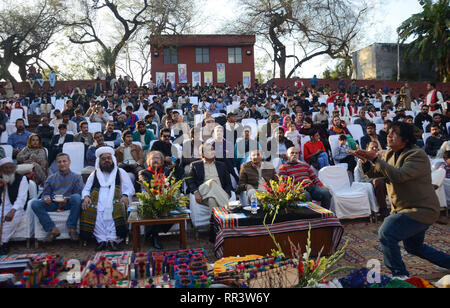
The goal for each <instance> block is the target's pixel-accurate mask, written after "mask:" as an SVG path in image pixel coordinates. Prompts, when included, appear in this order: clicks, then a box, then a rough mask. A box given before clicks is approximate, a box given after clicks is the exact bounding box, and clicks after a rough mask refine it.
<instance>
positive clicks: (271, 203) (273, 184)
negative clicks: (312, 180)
mask: <svg viewBox="0 0 450 308" xmlns="http://www.w3.org/2000/svg"><path fill="white" fill-rule="evenodd" d="M304 187H305V185H304V183H303V182H299V183H297V184H295V183H294V178H292V177H284V176H280V177H279V180H278V182H277V181H274V180H271V181H270V183H269V185H268V184H267V183H264V188H265V189H266V191H265V192H256V193H255V196H256V197H257V198H258V200H259V201H260V203H261V204H262V206H263V208H264V209H265V210H266V211H270V212H273V211H275V212H276V213H277V212H278V210H279V209H286V208H288V207H291V206H293V205H296V204H297V203H298V202H300V201H305V200H306V195H305V189H304ZM272 214H273V213H272ZM271 216H272V215H271Z"/></svg>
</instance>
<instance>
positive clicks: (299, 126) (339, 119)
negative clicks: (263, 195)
mask: <svg viewBox="0 0 450 308" xmlns="http://www.w3.org/2000/svg"><path fill="white" fill-rule="evenodd" d="M105 90H106V91H104V92H102V91H101V90H99V88H98V86H97V84H96V86H95V88H94V87H92V88H88V89H83V90H80V89H75V90H73V91H68V92H67V93H54V92H53V93H52V92H51V93H42V95H39V94H38V95H37V97H38V98H41V100H35V98H36V94H35V93H33V99H32V100H31V99H30V97H31V94H30V95H28V96H27V97H25V96H24V97H20V96H19V97H16V98H15V99H13V100H11V101H6V102H3V103H2V104H1V105H0V130H1V129H2V128H4V123H3V122H1V118H2V115H4V116H5V117H6V118H7V117H8V116H9V115H10V113H11V110H12V109H14V108H23V107H28V108H29V109H28V110H29V112H30V113H38V114H42V117H41V119H40V123H41V124H40V125H39V126H38V127H37V128H36V130H35V132H36V133H35V134H32V133H31V132H29V131H28V130H27V129H26V126H25V121H24V120H23V119H18V120H17V121H16V123H15V125H16V131H15V132H14V133H12V134H10V135H9V136H8V141H7V143H8V144H9V145H11V146H12V148H13V155H12V157H11V158H12V159H15V160H16V161H15V163H16V164H18V165H19V166H20V165H27V168H28V169H29V170H26V171H23V170H22V171H21V172H22V173H23V174H26V175H27V177H28V179H33V180H34V181H35V182H36V183H37V184H38V185H40V186H41V187H42V188H43V189H44V194H43V196H42V197H41V199H42V200H41V201H39V202H40V203H36V204H34V205H33V210H35V212H36V215H38V217H39V221H40V222H41V223H42V225H43V226H44V229H45V230H46V231H47V232H48V233H49V234H48V237H47V240H48V241H52V240H54V239H56V238H57V237H58V234H59V230H57V229H56V228H55V227H54V224H53V223H52V222H51V221H50V220H49V218H48V215H46V214H45V213H44V212H45V211H53V210H58V209H59V208H60V207H62V208H65V209H68V208H70V207H71V206H74V204H75V203H77V202H80V203H81V202H83V206H81V205H80V204H79V205H75V206H74V208H75V210H72V211H73V215H71V217H70V221H69V222H68V227H69V228H70V231H71V237H72V238H73V239H78V236H77V235H76V234H75V230H76V228H75V226H74V224H73V221H74V220H75V219H77V218H79V216H80V215H81V214H80V213H79V212H82V211H83V209H85V208H86V209H87V208H89V206H88V205H89V204H90V202H92V200H91V199H92V198H89V197H88V196H87V195H86V198H85V199H84V198H83V200H82V199H81V197H80V196H81V194H82V190H83V187H82V183H84V182H86V180H87V179H88V177H89V178H90V182H89V183H90V185H91V184H92V187H94V188H96V185H97V184H98V183H97V180H96V178H95V177H94V179H93V178H92V177H93V174H95V175H96V176H98V182H99V183H100V186H99V187H97V188H98V189H103V186H102V183H103V182H105V183H106V182H107V183H110V185H112V184H113V183H114V181H113V182H111V181H112V180H111V179H109V180H108V179H106V178H103V176H101V175H99V174H100V173H101V172H99V170H101V171H102V172H106V173H107V174H108V171H105V170H109V169H111V168H113V170H116V169H119V170H122V171H124V172H122V171H120V172H119V173H117V174H120V176H118V179H117V181H118V182H116V185H119V184H121V185H126V189H127V193H129V194H131V195H126V194H125V195H124V196H123V198H125V197H127V196H128V197H129V198H130V200H131V199H132V198H133V196H134V195H133V194H132V193H133V192H135V191H140V190H141V187H140V184H139V179H143V178H145V179H148V178H151V177H152V174H155V173H158V172H163V173H164V174H169V173H170V172H171V171H174V172H173V176H175V177H176V178H178V179H181V178H183V177H189V179H188V180H187V182H186V185H185V186H186V191H185V192H184V193H187V194H188V193H191V194H193V195H194V196H195V200H196V202H197V203H199V204H203V205H204V206H208V207H210V208H213V207H216V206H221V205H224V203H226V202H228V200H229V199H230V197H231V194H232V192H235V193H236V195H237V198H242V197H241V196H243V195H246V197H245V198H249V197H251V196H252V195H253V194H254V192H255V191H258V190H262V189H263V188H262V187H263V184H264V182H267V181H270V180H272V179H277V178H278V176H291V177H294V179H295V182H299V181H303V180H305V181H306V183H308V185H307V188H306V190H307V196H308V198H309V199H310V200H316V201H318V202H320V203H321V205H322V206H323V207H325V208H330V204H331V193H330V192H329V190H328V189H327V188H326V187H325V186H324V185H323V184H322V183H321V181H320V180H319V178H318V176H317V174H318V172H319V171H320V170H321V169H322V168H326V167H327V166H330V165H334V164H341V163H346V164H347V165H348V171H349V173H350V174H351V178H352V177H353V173H358V172H360V170H361V167H360V162H358V161H357V160H356V159H355V158H354V157H353V156H351V155H349V154H348V152H347V151H348V150H350V149H353V150H356V148H357V147H361V148H364V149H366V148H369V149H373V150H375V151H382V150H385V149H386V146H387V143H386V139H387V135H388V134H389V127H390V124H391V123H392V122H395V121H405V122H408V123H410V124H411V125H414V126H415V127H416V129H417V134H418V135H420V138H419V141H418V146H420V147H422V148H424V150H425V151H426V152H427V154H428V155H429V156H430V157H436V156H437V155H438V153H439V152H440V153H442V155H443V153H444V152H446V151H447V149H445V150H442V149H441V148H443V147H447V143H446V141H447V139H448V135H449V132H448V130H447V126H446V124H447V123H448V122H449V121H450V118H449V116H450V115H449V112H448V106H447V103H446V101H445V100H447V99H448V94H444V95H431V96H430V94H429V95H428V96H427V95H423V96H422V97H423V99H422V98H420V97H417V98H415V99H413V101H412V102H410V103H409V105H405V104H404V102H403V101H402V100H401V99H400V98H401V96H399V95H398V94H399V90H398V89H397V90H396V89H391V90H388V91H384V90H382V89H376V88H374V87H361V88H359V89H358V88H357V89H356V92H355V91H353V90H352V93H350V92H342V91H341V90H339V91H338V89H335V90H334V91H333V90H330V89H329V87H328V86H326V85H318V86H316V87H315V88H310V87H303V88H301V87H300V88H296V89H291V88H279V87H277V86H276V85H256V86H255V87H254V88H250V89H244V88H243V87H242V86H237V87H229V86H215V85H210V86H203V87H201V86H195V87H193V86H190V85H180V86H179V87H178V88H176V89H167V88H165V87H164V85H163V86H162V87H160V88H157V87H156V86H154V87H153V88H147V87H143V88H137V87H136V86H132V85H131V84H127V86H126V87H125V86H124V85H121V84H120V83H118V84H116V85H115V88H114V90H112V89H108V88H106V89H105ZM429 91H430V93H432V92H433V93H435V91H437V90H436V89H435V85H434V84H432V83H430V84H429ZM439 93H440V92H439ZM52 97H55V98H57V99H63V100H64V109H63V110H57V109H56V108H55V107H54V106H52V108H51V110H48V108H47V107H48V106H47V105H46V104H44V103H42V102H47V101H48V100H49V99H50V98H52ZM44 98H45V99H44ZM440 98H443V101H442V100H441V99H440ZM34 101H36V103H31V104H32V108H30V102H34ZM38 101H39V103H38ZM41 107H42V108H43V109H44V110H42V111H41V112H40V113H39V110H40V108H41ZM404 107H408V108H413V110H407V111H408V112H409V114H408V115H407V114H406V113H405V112H406V111H405V110H404V109H403V108H404ZM30 109H32V111H30ZM36 111H38V112H36ZM411 114H412V115H411ZM2 123H3V124H2ZM94 123H99V124H100V125H99V127H100V128H99V129H98V131H92V130H90V127H92V126H93V125H94ZM2 125H3V126H2ZM96 125H98V124H96ZM358 125H359V126H361V130H360V131H362V133H363V135H362V136H356V135H355V136H353V135H352V132H353V130H351V128H352V127H353V126H358ZM379 125H381V126H383V125H384V127H382V128H380V129H379ZM428 132H430V135H429V136H428V135H426V136H425V135H423V134H424V133H425V134H426V133H428ZM336 135H337V136H338V141H337V142H335V143H331V142H330V139H329V137H330V136H336ZM72 142H80V143H82V144H83V145H84V147H85V151H84V153H85V155H84V157H81V158H80V159H82V160H83V165H84V169H83V170H82V172H81V175H80V176H78V175H76V174H73V173H72V172H71V171H70V168H67V165H70V159H68V156H67V155H65V154H67V153H63V147H64V144H66V143H72ZM105 149H107V150H105ZM111 151H112V152H111ZM111 153H112V154H111ZM0 154H1V153H0ZM333 154H334V155H333ZM111 155H112V156H113V157H111ZM0 158H1V157H0ZM111 165H112V167H111ZM21 168H22V169H24V168H25V167H21ZM114 168H116V169H114ZM155 168H157V169H158V170H156V169H155ZM19 169H20V168H19V167H18V170H19ZM125 175H126V176H127V177H128V178H127V180H126V181H124V180H123V179H122V180H120V179H119V178H121V177H122V176H125ZM356 178H357V179H358V180H360V181H366V182H370V181H371V180H369V179H367V178H365V177H364V176H363V175H362V174H359V176H358V177H355V179H356ZM55 181H62V182H61V183H65V184H67V186H64V187H63V185H62V184H61V183H56V182H55ZM129 183H131V184H132V187H129V185H128V184H129ZM371 183H372V184H373V186H374V188H375V192H376V196H377V200H378V203H379V205H380V208H381V209H382V215H384V216H386V215H388V213H387V206H386V204H385V203H386V202H385V201H386V200H385V199H386V192H385V189H384V190H383V186H384V180H383V179H382V178H381V179H375V180H373V181H372V182H371ZM124 189H125V188H124ZM241 193H246V194H241ZM55 194H62V195H64V196H65V201H64V202H63V204H62V205H61V204H60V206H59V207H58V206H57V204H53V203H52V202H53V201H52V197H53V195H55ZM83 195H84V193H83ZM128 197H127V198H128ZM111 198H113V194H112V193H111ZM383 198H384V203H383ZM119 199H120V198H119ZM111 200H115V199H111ZM245 202H248V200H245ZM44 204H47V206H44ZM77 211H78V212H77ZM77 215H78V216H77ZM104 223H105V224H106V223H107V221H106V220H105V221H104ZM108 223H109V222H108ZM104 227H105V228H106V225H105V226H104ZM109 227H111V226H110V225H109ZM109 227H108V228H109ZM116 227H117V228H119V227H118V226H116ZM163 229H164V228H163ZM91 231H93V230H91ZM158 232H159V229H157V228H153V229H151V230H150V229H149V230H147V231H146V234H148V235H149V236H150V235H151V236H152V238H153V239H154V240H153V243H154V245H156V246H158V247H162V245H161V243H160V242H159V240H158ZM94 235H95V232H94ZM105 245H106V244H105V242H102V247H103V248H104V246H105ZM110 245H114V244H110ZM106 246H107V245H106ZM100 248H101V247H100Z"/></svg>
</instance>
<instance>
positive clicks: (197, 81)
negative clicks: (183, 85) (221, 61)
mask: <svg viewBox="0 0 450 308" xmlns="http://www.w3.org/2000/svg"><path fill="white" fill-rule="evenodd" d="M197 85H199V86H201V85H202V74H201V73H200V72H192V86H193V87H196V86H197Z"/></svg>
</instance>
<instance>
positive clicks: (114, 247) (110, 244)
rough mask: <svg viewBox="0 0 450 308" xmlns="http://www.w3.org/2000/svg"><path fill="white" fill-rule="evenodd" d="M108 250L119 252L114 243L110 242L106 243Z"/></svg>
mask: <svg viewBox="0 0 450 308" xmlns="http://www.w3.org/2000/svg"><path fill="white" fill-rule="evenodd" d="M108 249H109V250H110V251H119V250H120V249H119V248H118V247H117V245H116V243H115V242H112V241H110V242H109V243H108Z"/></svg>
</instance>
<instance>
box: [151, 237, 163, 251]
mask: <svg viewBox="0 0 450 308" xmlns="http://www.w3.org/2000/svg"><path fill="white" fill-rule="evenodd" d="M152 243H153V247H155V248H156V249H158V250H162V249H164V248H163V245H162V244H161V242H160V241H159V237H158V236H153V237H152Z"/></svg>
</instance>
